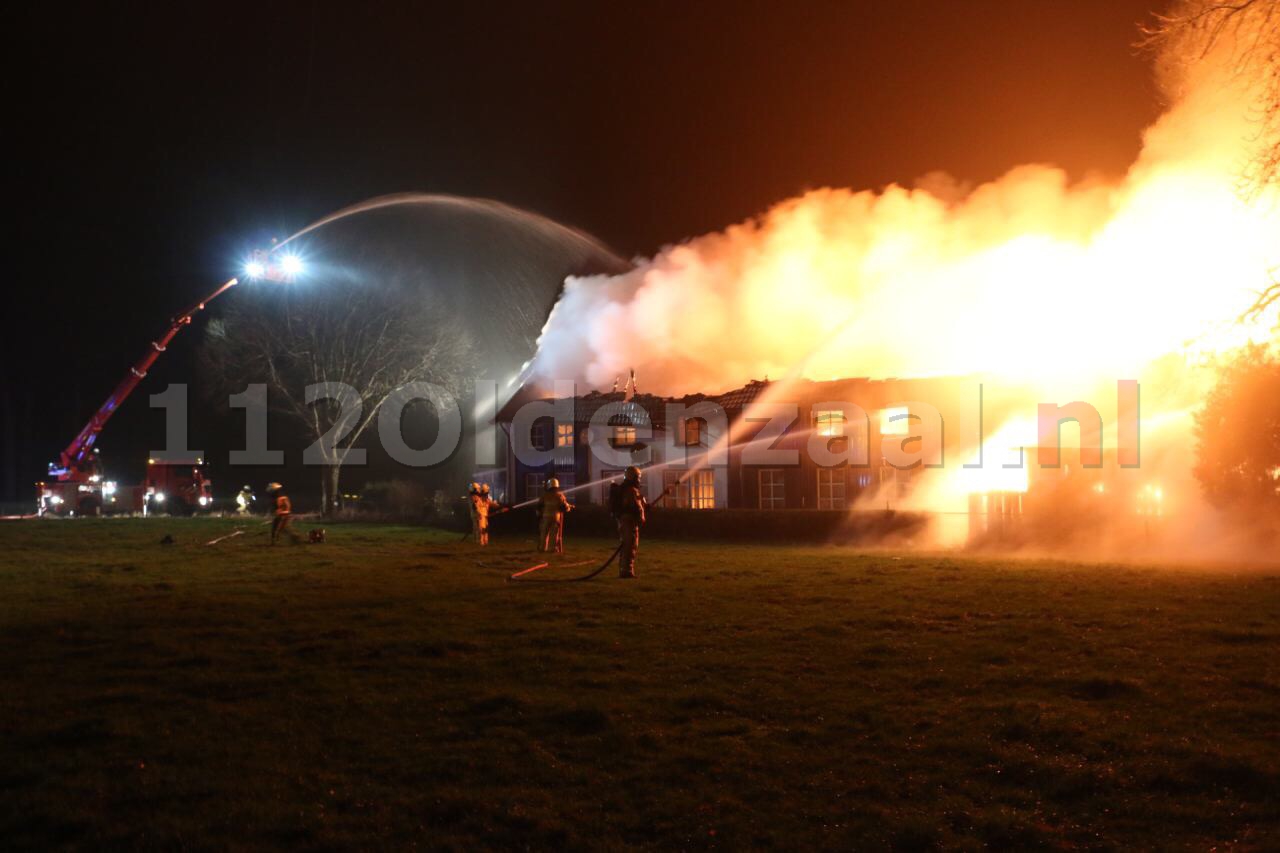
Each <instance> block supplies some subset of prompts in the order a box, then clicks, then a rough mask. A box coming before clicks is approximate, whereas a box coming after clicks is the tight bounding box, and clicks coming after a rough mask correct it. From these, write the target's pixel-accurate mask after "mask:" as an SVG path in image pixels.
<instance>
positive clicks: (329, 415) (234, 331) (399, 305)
mask: <svg viewBox="0 0 1280 853" xmlns="http://www.w3.org/2000/svg"><path fill="white" fill-rule="evenodd" d="M267 287H275V288H276V290H275V291H274V292H267V293H259V294H255V295H254V298H251V299H242V300H238V301H235V302H233V303H231V304H230V305H229V310H227V311H226V312H225V313H224V315H223V316H222V317H221V318H219V319H217V320H215V321H212V322H211V323H210V324H209V326H208V327H207V328H208V331H207V332H206V335H205V345H204V348H203V359H204V363H205V368H206V373H207V374H208V376H209V377H210V379H211V380H212V381H211V383H210V384H211V385H212V386H213V387H214V388H217V389H218V390H219V392H220V393H224V394H225V393H236V392H239V391H243V390H244V389H245V387H246V385H247V384H249V383H254V382H261V383H266V384H267V386H268V388H269V391H270V394H269V398H268V399H269V401H270V405H271V407H272V408H273V409H274V410H276V411H280V412H283V413H285V414H286V415H288V416H289V417H290V418H291V419H293V420H294V421H295V422H296V423H298V424H299V425H301V426H302V427H303V429H304V431H305V433H306V434H307V435H308V436H309V437H311V438H314V439H315V440H316V443H315V444H313V445H312V447H313V448H315V451H313V452H315V453H318V454H319V456H320V459H321V461H322V464H323V473H322V477H321V494H322V496H323V500H324V507H325V513H326V514H329V513H332V512H333V510H334V509H336V508H337V506H338V505H339V498H340V495H341V490H340V488H339V483H340V476H341V470H342V466H343V463H344V462H346V461H347V459H348V456H349V454H350V452H351V450H352V449H353V448H354V447H355V446H356V445H357V443H358V442H359V441H360V439H361V437H362V436H363V435H364V433H365V431H366V430H367V429H368V428H369V426H370V424H372V423H373V422H374V420H375V418H376V417H377V415H378V412H379V410H380V409H381V408H382V406H383V404H384V403H386V402H387V400H388V399H389V398H390V397H391V396H392V394H394V393H395V392H396V391H397V390H399V389H401V388H404V387H405V386H407V385H410V384H411V383H415V382H430V383H433V384H435V385H437V386H440V387H443V388H445V389H447V390H449V391H450V392H452V393H454V394H455V395H456V394H459V393H460V392H461V390H462V389H461V385H462V382H463V380H464V378H465V375H466V373H467V371H468V369H469V367H470V365H471V357H472V352H471V348H470V346H469V342H468V340H467V338H466V337H465V335H464V334H463V333H462V331H461V330H460V327H459V324H458V323H457V322H456V321H455V319H454V318H453V317H452V314H451V312H450V311H449V310H447V308H446V307H445V306H442V305H440V304H439V303H437V302H435V301H433V300H432V299H430V298H429V297H428V296H425V295H423V293H422V292H420V291H418V292H415V289H413V288H410V287H407V286H405V285H404V283H402V282H395V281H391V282H387V281H382V282H376V283H371V282H369V281H367V280H365V279H363V278H361V277H358V276H354V275H351V274H348V275H345V276H340V277H338V278H337V279H336V280H333V279H331V280H327V281H319V280H310V279H309V280H308V281H306V282H305V283H301V284H297V285H283V286H276V285H264V290H265V289H266V288H267ZM322 383H326V384H327V385H326V388H325V389H324V390H323V393H325V394H329V395H330V396H320V397H318V398H317V397H316V396H315V394H314V392H313V394H312V395H308V393H307V391H306V389H307V388H308V386H312V387H314V386H317V385H320V384H322ZM343 389H354V392H352V393H350V394H349V395H348V396H347V398H345V399H344V394H343ZM309 396H310V397H311V399H309Z"/></svg>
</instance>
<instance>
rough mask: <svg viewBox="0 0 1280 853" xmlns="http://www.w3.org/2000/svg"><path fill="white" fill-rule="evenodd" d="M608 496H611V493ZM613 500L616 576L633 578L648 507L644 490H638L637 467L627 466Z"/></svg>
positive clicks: (638, 473)
mask: <svg viewBox="0 0 1280 853" xmlns="http://www.w3.org/2000/svg"><path fill="white" fill-rule="evenodd" d="M610 497H611V498H613V496H612V495H611V496H610ZM614 500H615V501H616V504H617V505H616V508H615V515H616V516H617V519H618V538H619V539H620V540H621V543H620V544H621V549H620V551H619V554H618V577H620V578H634V577H635V576H636V554H637V552H639V550H640V528H641V527H644V522H645V510H646V508H647V507H648V502H647V501H645V499H644V492H642V491H641V490H640V469H639V468H637V467H636V466H634V465H631V466H630V467H628V468H627V471H626V473H625V474H624V475H623V477H622V485H621V486H619V487H618V492H617V496H616V498H614Z"/></svg>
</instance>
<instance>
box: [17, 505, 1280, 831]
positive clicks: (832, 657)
mask: <svg viewBox="0 0 1280 853" xmlns="http://www.w3.org/2000/svg"><path fill="white" fill-rule="evenodd" d="M232 527H233V523H232V522H230V521H218V520H206V521H168V520H162V519H156V520H149V521H133V520H102V521H73V522H57V521H50V522H7V523H0V639H2V640H3V645H2V646H0V649H2V651H0V655H2V656H3V659H2V660H0V673H3V675H2V677H0V678H2V680H0V749H2V753H0V758H2V759H3V760H2V761H0V846H4V847H6V848H12V847H24V848H31V847H37V848H44V847H48V846H59V845H65V846H72V847H82V848H99V847H103V846H129V847H143V848H154V847H166V848H168V847H193V848H206V847H226V846H236V847H246V846H249V847H265V846H281V845H290V846H302V847H308V848H338V847H348V846H360V847H364V848H367V849H379V848H381V849H388V848H402V847H407V846H415V845H416V846H420V847H428V848H439V847H446V848H448V847H452V848H456V849H474V848H476V847H483V846H493V847H504V848H509V847H534V848H550V847H556V848H560V847H568V848H587V847H606V848H619V847H631V846H640V847H645V846H653V847H694V848H701V847H720V848H724V849H736V848H741V847H743V846H749V845H773V846H780V847H788V848H802V847H809V848H812V847H815V846H825V847H842V848H850V847H856V848H859V849H876V848H888V847H895V848H904V849H906V848H911V849H919V848H929V847H932V846H939V847H947V848H953V847H969V848H980V847H983V846H989V847H992V848H1019V849H1023V848H1027V847H1034V846H1049V847H1080V846H1083V847H1116V848H1132V847H1134V846H1137V847H1161V848H1168V847H1175V848H1176V847H1189V848H1195V849H1207V848H1209V847H1211V846H1218V847H1225V848H1233V847H1234V848H1242V849H1267V848H1270V849H1277V848H1280V816H1278V813H1280V654H1277V640H1280V572H1277V571H1274V570H1273V571H1265V570H1257V569H1254V570H1248V571H1240V572H1229V571H1224V570H1222V569H1217V570H1212V571H1211V570H1207V569H1206V570H1195V569H1186V568H1182V569H1176V570H1161V569H1155V568H1133V567H1122V566H1111V565H1105V566H1083V565H1076V564H1070V563H1050V562H1028V561H997V560H991V559H981V560H979V559H965V558H960V557H937V556H912V555H906V554H903V555H887V554H860V553H858V552H855V551H850V550H843V549H834V548H831V549H823V548H768V547H737V546H731V545H706V544H699V545H680V544H671V543H646V545H645V548H644V550H643V552H642V555H641V564H640V570H641V574H642V577H641V579H640V580H639V581H634V582H621V581H618V580H617V579H616V577H615V574H616V573H615V572H613V571H612V570H611V571H610V572H609V573H607V574H605V575H602V576H601V577H600V578H599V579H597V580H595V581H592V582H590V583H585V584H570V585H513V584H507V583H504V578H505V576H506V574H508V573H509V572H510V571H512V570H514V569H515V568H518V567H522V566H525V565H529V564H531V563H532V562H533V559H532V558H531V556H530V552H531V550H532V543H531V541H529V542H523V543H512V542H500V543H498V544H497V545H496V547H493V548H490V549H489V550H488V551H487V552H485V553H484V554H483V556H482V555H481V554H480V553H479V552H478V551H477V549H475V548H474V547H472V546H471V545H469V544H468V545H464V544H461V543H459V542H458V541H457V539H458V537H457V535H456V534H453V533H445V532H435V531H425V530H420V529H412V528H404V527H373V526H356V525H331V526H330V527H329V539H330V541H329V543H328V544H325V545H320V546H305V547H293V548H291V547H282V548H277V549H274V550H271V549H268V548H266V547H265V546H264V543H265V535H263V534H262V533H261V532H260V531H261V530H262V529H263V528H260V527H255V528H254V529H253V531H252V534H253V535H249V536H241V537H239V538H236V539H231V540H228V541H227V542H224V543H222V544H220V545H218V546H214V547H204V546H203V545H201V544H200V543H202V542H203V541H204V540H206V539H209V538H211V537H212V536H214V535H217V533H218V532H225V531H228V530H230V529H232ZM302 527H303V528H304V529H305V527H306V525H305V524H304V525H302ZM166 532H172V533H173V534H174V535H175V536H176V538H177V539H178V544H177V545H174V546H161V545H159V544H158V543H159V540H160V538H161V537H162V536H163V535H164V534H165V533H166ZM610 547H611V546H610V545H608V544H607V543H605V542H602V541H594V542H581V541H574V540H572V539H571V540H570V552H571V553H570V554H569V556H568V557H566V558H565V560H567V561H577V560H582V559H586V558H589V557H594V558H597V559H598V558H601V557H603V556H604V555H606V554H607V553H608V552H609V550H610ZM479 559H483V561H484V562H485V563H486V564H487V565H478V564H477V560H479ZM583 570H584V569H583V568H581V567H577V568H571V569H566V570H563V571H562V572H561V573H560V574H561V575H572V574H578V573H581V572H582V571H583ZM549 574H550V573H549V572H540V573H536V574H535V575H534V577H538V576H548V575H549Z"/></svg>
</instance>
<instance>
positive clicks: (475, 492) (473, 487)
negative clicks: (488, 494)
mask: <svg viewBox="0 0 1280 853" xmlns="http://www.w3.org/2000/svg"><path fill="white" fill-rule="evenodd" d="M471 494H473V495H478V494H480V484H479V483H472V484H471Z"/></svg>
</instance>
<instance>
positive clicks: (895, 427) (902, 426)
mask: <svg viewBox="0 0 1280 853" xmlns="http://www.w3.org/2000/svg"><path fill="white" fill-rule="evenodd" d="M910 432H911V415H910V412H908V411H907V407H906V406H893V407H891V408H888V409H881V410H880V434H881V435H907V434H909V433H910Z"/></svg>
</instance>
